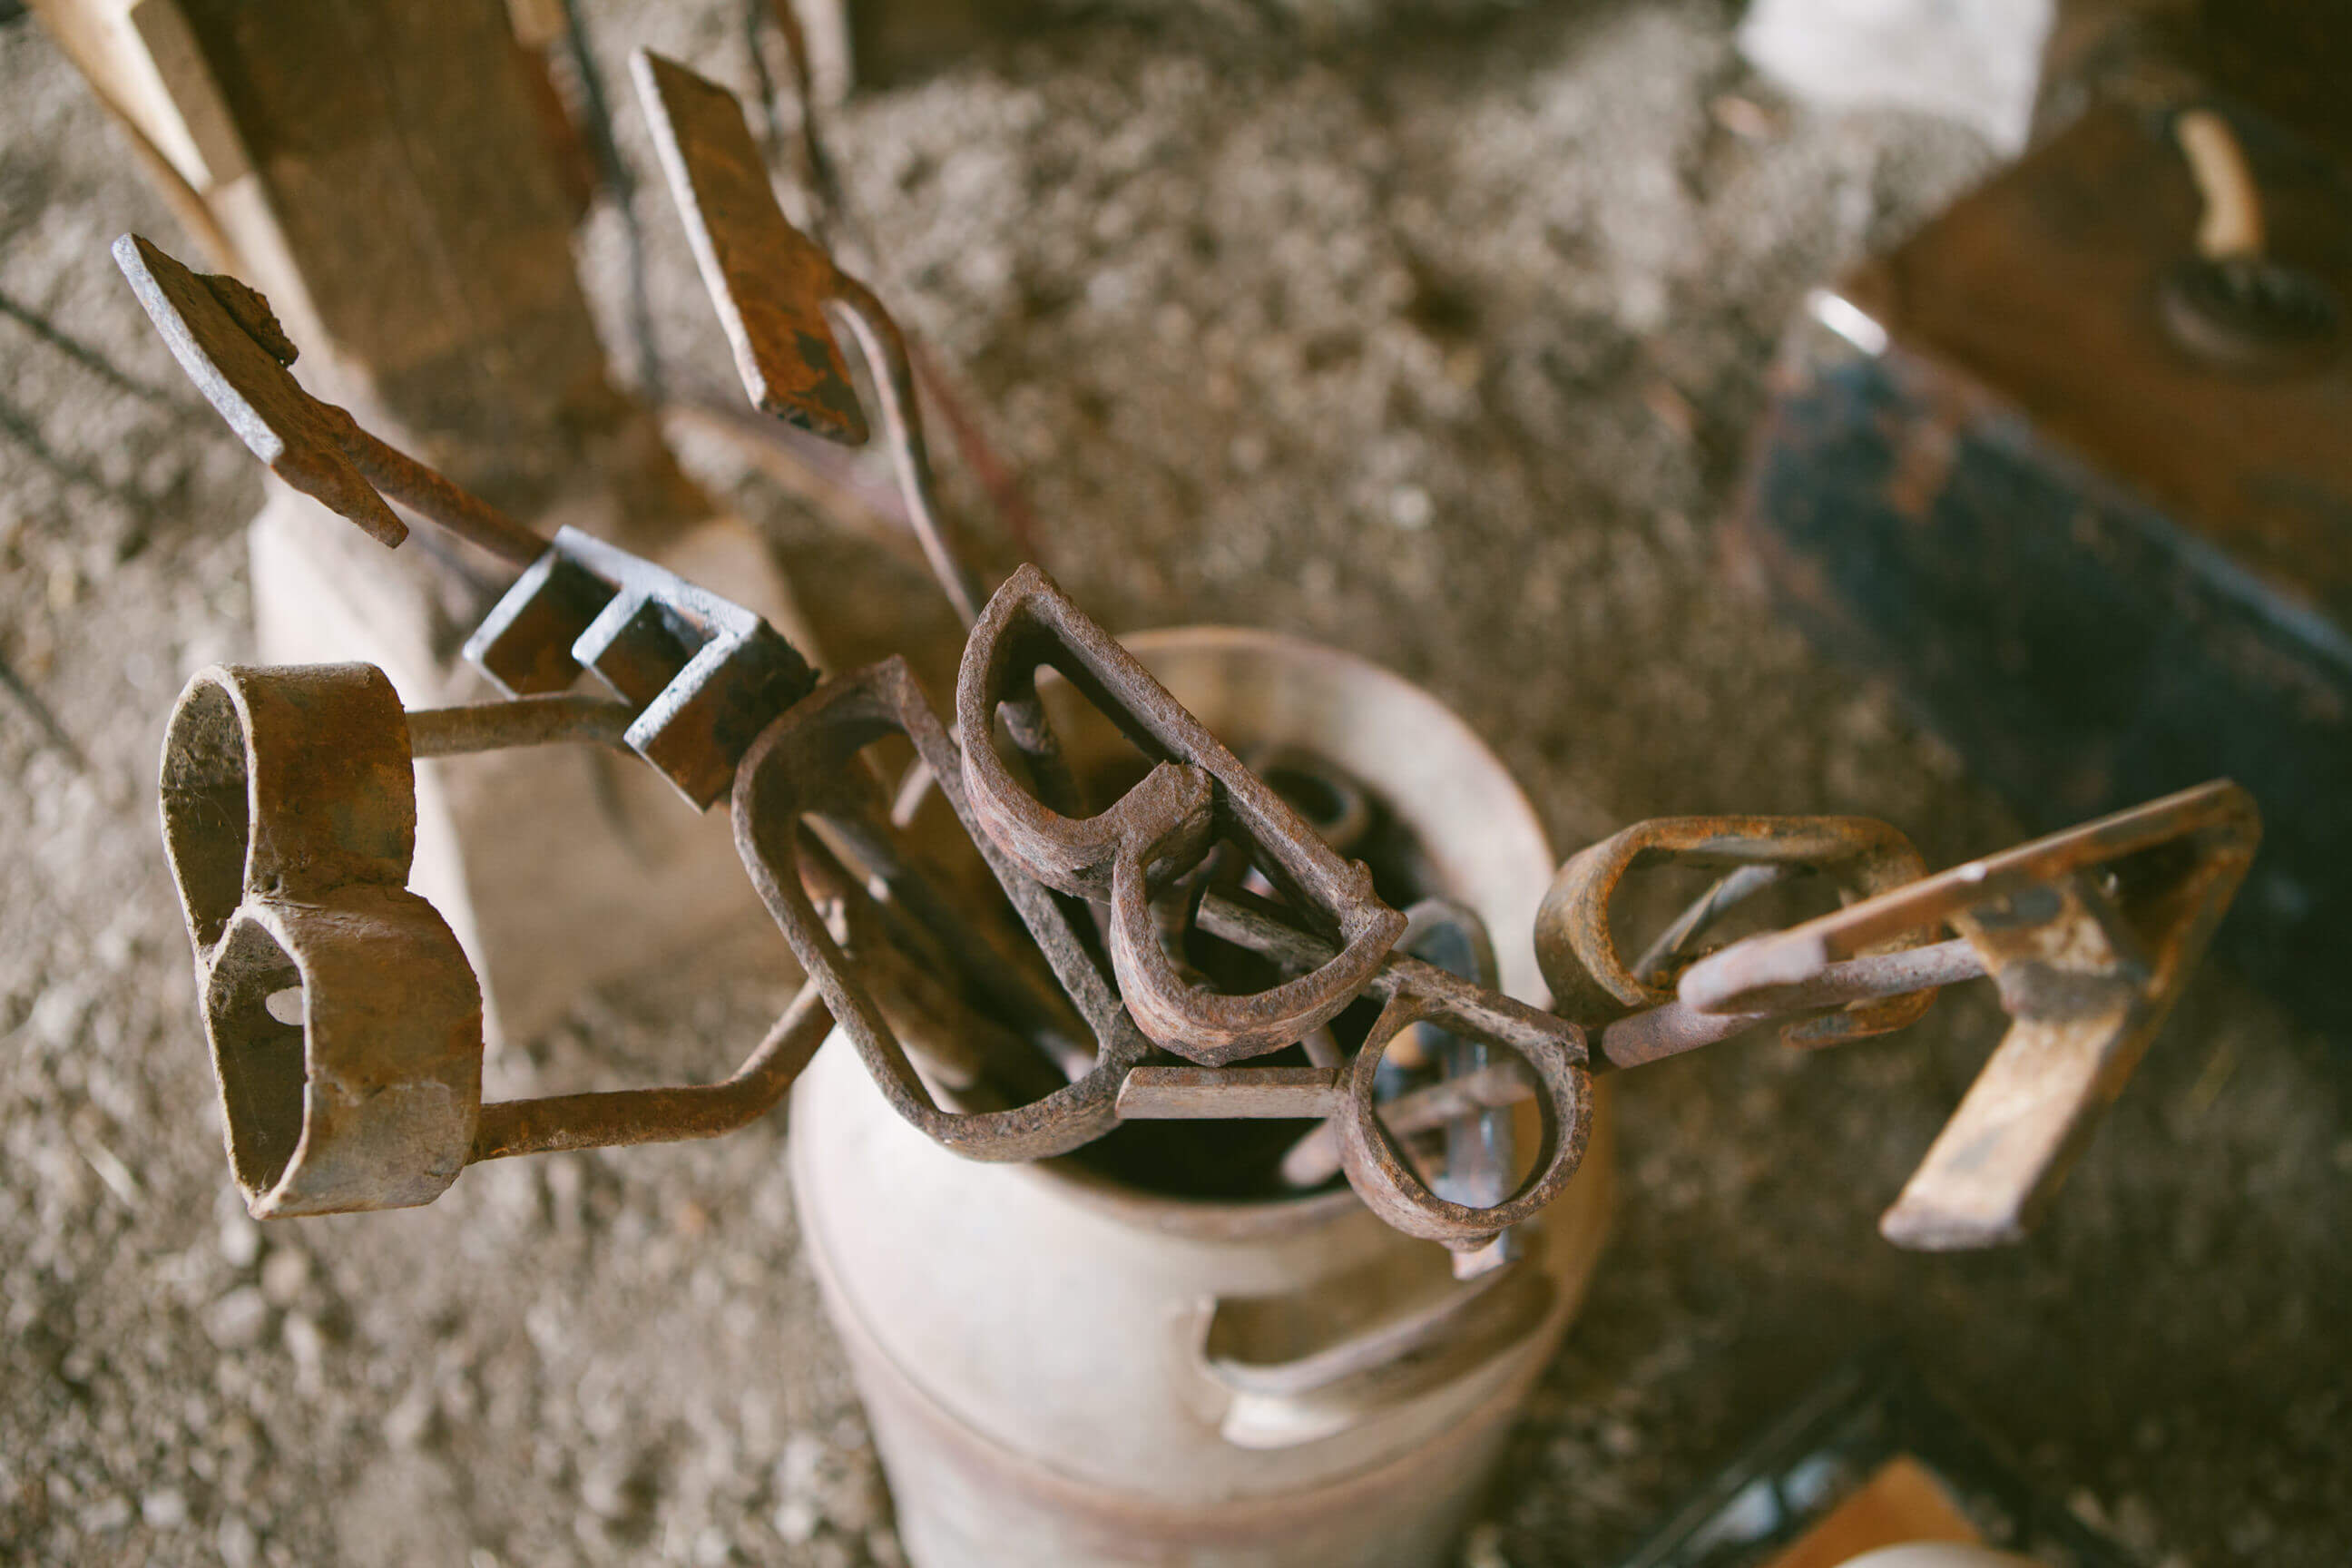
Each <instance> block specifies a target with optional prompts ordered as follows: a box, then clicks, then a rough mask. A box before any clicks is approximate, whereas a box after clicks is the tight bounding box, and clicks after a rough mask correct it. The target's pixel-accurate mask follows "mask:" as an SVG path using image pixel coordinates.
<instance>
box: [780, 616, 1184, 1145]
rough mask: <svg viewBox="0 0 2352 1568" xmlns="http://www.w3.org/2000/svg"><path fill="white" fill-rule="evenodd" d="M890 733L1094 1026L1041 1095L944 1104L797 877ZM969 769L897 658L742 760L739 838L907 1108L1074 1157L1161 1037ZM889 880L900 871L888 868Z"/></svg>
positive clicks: (845, 1025)
mask: <svg viewBox="0 0 2352 1568" xmlns="http://www.w3.org/2000/svg"><path fill="white" fill-rule="evenodd" d="M890 734H901V735H904V736H906V737H907V738H908V740H909V741H911V742H913V743H914V747H915V751H916V753H917V754H918V755H919V756H920V757H921V758H922V759H923V760H924V762H925V763H927V764H928V765H929V768H930V770H931V773H932V774H933V776H934V777H935V778H936V779H937V780H938V782H939V786H940V792H941V794H942V795H944V796H945V797H946V798H947V800H948V802H949V805H950V806H951V807H952V808H953V809H954V810H955V813H956V816H957V817H958V818H959V819H960V820H961V821H962V822H963V823H964V825H965V826H966V829H967V831H969V832H971V835H972V838H973V842H974V844H975V846H976V847H979V848H980V850H981V852H982V856H983V857H984V858H986V860H987V861H988V864H989V867H990V869H991V870H992V872H993V873H994V874H995V877H996V879H997V881H998V883H999V885H1000V886H1001V887H1003V890H1004V892H1005V894H1006V896H1007V897H1008V898H1009V899H1010V900H1012V901H1013V907H1014V908H1015V910H1018V911H1019V913H1020V915H1021V917H1022V920H1023V921H1024V924H1025V925H1027V926H1028V928H1029V931H1030V934H1031V935H1032V936H1033V937H1034V939H1035V940H1036V941H1037V944H1038V946H1039V947H1040V949H1042V950H1043V952H1045V957H1046V959H1047V960H1048V962H1049V963H1052V964H1053V965H1054V968H1055V974H1056V977H1057V978H1058V979H1059V980H1060V982H1061V984H1062V985H1063V987H1064V989H1065V990H1066V993H1067V994H1069V996H1070V998H1071V1000H1072V1001H1073V1002H1074V1003H1076V1005H1077V1008H1078V1010H1079V1012H1080V1013H1081V1014H1082V1015H1084V1016H1086V1018H1087V1023H1088V1024H1089V1025H1090V1026H1092V1027H1093V1028H1094V1029H1095V1031H1096V1035H1097V1059H1096V1060H1095V1062H1094V1063H1093V1064H1091V1066H1090V1067H1089V1068H1088V1069H1087V1072H1086V1073H1085V1074H1084V1075H1083V1076H1082V1077H1080V1078H1078V1079H1076V1081H1075V1082H1071V1083H1068V1084H1066V1085H1065V1086H1063V1087H1062V1088H1060V1089H1056V1090H1055V1091H1054V1092H1053V1093H1051V1094H1048V1095H1046V1096H1045V1098H1044V1099H1042V1100H1036V1101H1034V1102H1033V1103H1031V1104H1027V1105H1022V1106H1015V1107H1011V1108H1008V1109H1005V1110H994V1111H979V1112H959V1111H954V1110H944V1109H942V1108H941V1107H940V1105H939V1104H938V1103H937V1101H936V1100H934V1099H933V1098H932V1096H931V1093H930V1091H929V1089H928V1088H927V1087H926V1086H925V1085H924V1084H923V1082H922V1080H921V1079H920V1078H919V1076H918V1075H917V1073H916V1072H915V1070H914V1068H913V1066H912V1064H911V1063H909V1062H908V1059H907V1054H906V1051H905V1049H904V1047H902V1046H901V1045H900V1043H899V1041H898V1037H897V1036H896V1034H895V1033H894V1032H893V1031H892V1029H891V1027H890V1026H889V1023H888V1022H887V1020H886V1019H885V1018H884V1017H883V1016H882V1013H881V1010H880V1008H879V1007H877V1005H876V1004H875V1002H874V999H873V997H872V995H871V994H870V993H869V992H868V991H867V989H866V986H865V985H864V984H861V982H860V979H859V976H858V974H857V972H856V966H855V964H854V963H852V962H851V960H850V959H849V958H848V956H847V955H845V953H844V952H842V950H841V948H840V946H839V944H837V943H836V942H835V941H834V939H833V936H832V934H831V933H830V932H829V931H827V930H826V929H825V927H824V922H823V921H821V920H820V919H819V918H818V917H817V914H816V911H815V910H814V907H813V905H812V904H811V902H810V900H809V898H808V895H807V893H806V891H805V890H804V889H803V887H802V885H801V877H800V874H799V869H798V867H799V861H800V854H801V851H800V846H799V838H798V828H799V825H800V822H801V820H802V819H803V817H804V816H814V817H818V818H821V819H823V818H831V819H833V820H834V821H835V825H836V826H846V827H847V828H849V829H850V830H852V831H853V832H854V831H855V830H856V827H857V826H858V824H857V822H856V818H854V817H850V818H847V819H846V820H845V819H844V817H843V816H842V815H841V806H840V802H841V799H842V795H843V788H844V785H843V780H844V778H845V776H846V775H848V773H849V770H850V769H851V768H852V766H853V765H854V764H855V763H856V759H857V757H858V754H859V753H860V752H863V751H864V750H865V749H866V747H867V746H869V745H871V744H873V743H874V742H877V741H878V740H881V739H883V738H884V737H885V736H887V735H890ZM961 778H962V769H961V765H960V763H959V759H958V758H957V755H956V748H955V742H953V741H952V740H950V738H949V736H948V733H947V730H946V727H945V726H944V725H943V724H942V723H941V722H940V720H939V717H938V715H937V714H936V713H935V712H934V711H933V710H932V709H931V707H930V704H929V701H928V700H926V699H925V697H924V696H923V693H922V689H921V688H920V687H919V684H918V683H917V682H916V680H915V679H914V676H913V674H912V673H911V672H910V671H908V668H907V667H906V664H905V662H904V661H903V660H899V659H895V658H894V659H889V660H887V661H885V662H884V663H882V664H878V665H874V666H871V667H869V668H866V669H864V670H860V671H857V672H856V673H855V674H853V675H850V676H845V677H836V678H835V679H832V680H829V681H827V682H825V683H824V685H823V686H821V687H819V688H818V689H817V690H816V691H815V693H814V694H813V695H812V696H811V697H809V698H808V699H807V700H805V701H803V702H802V703H800V704H799V705H798V706H796V707H795V708H794V709H793V710H792V711H791V712H789V713H787V714H786V715H784V716H783V717H782V718H781V719H779V720H778V721H776V722H775V723H774V724H773V725H772V726H771V727H770V728H769V729H768V731H766V732H765V733H763V734H762V735H761V737H760V739H759V741H758V742H757V743H756V744H755V745H754V746H753V747H752V749H751V752H750V753H749V754H748V755H747V756H746V757H745V758H744V760H743V765H742V769H741V772H740V775H739V776H738V778H737V781H736V785H735V795H734V817H735V842H736V847H737V848H738V849H739V850H740V852H741V854H742V856H743V863H744V867H745V868H746V869H747V870H748V871H749V872H750V874H751V880H752V884H753V885H754V886H755V887H756V888H758V889H759V891H760V897H761V900H762V901H763V902H765V903H766V904H767V906H768V910H769V913H770V914H771V915H772V916H773V917H774V919H775V921H776V924H777V926H778V927H779V929H781V930H782V932H783V933H784V938H785V941H786V942H789V943H790V944H791V946H792V948H793V953H794V955H795V956H796V957H798V958H799V959H800V961H801V963H802V965H803V967H804V968H805V969H806V970H807V971H808V973H809V975H810V977H811V979H812V981H813V983H814V984H816V985H818V986H819V987H820V988H821V989H822V990H823V991H824V995H825V999H826V1002H827V1005H829V1006H830V1007H831V1009H832V1011H833V1014H834V1016H835V1018H836V1019H837V1020H838V1021H839V1023H840V1025H841V1027H842V1029H843V1032H844V1033H845V1035H846V1036H847V1037H848V1038H849V1040H850V1043H851V1045H852V1047H854V1048H855V1049H856V1051H857V1053H858V1055H859V1057H860V1058H861V1059H862V1060H863V1061H864V1062H865V1064H866V1070H867V1071H868V1072H869V1073H870V1074H872V1076H873V1078H874V1081H875V1083H876V1085H877V1087H878V1088H879V1089H881V1091H882V1094H883V1097H884V1098H885V1099H886V1100H888V1101H889V1103H890V1105H891V1107H892V1109H894V1110H897V1111H898V1114H899V1115H900V1116H902V1117H904V1118H905V1119H906V1120H907V1121H908V1122H910V1123H912V1124H913V1125H914V1126H916V1127H918V1128H919V1129H921V1130H922V1131H924V1133H925V1134H927V1135H928V1136H929V1137H931V1138H933V1139H936V1140H937V1141H938V1142H940V1143H942V1144H944V1145H946V1146H947V1147H949V1148H950V1149H953V1150H954V1151H955V1152H958V1153H961V1154H963V1155H966V1156H968V1157H970V1158H973V1159H982V1160H1027V1159H1038V1158H1043V1157H1045V1156H1047V1155H1052V1154H1059V1153H1066V1152H1068V1151H1070V1150H1072V1149H1075V1148H1077V1147H1078V1146H1080V1145H1081V1144H1083V1143H1086V1142H1090V1141H1092V1140H1093V1139H1095V1138H1097V1137H1099V1136H1100V1135H1101V1134H1102V1133H1104V1132H1106V1131H1109V1129H1110V1128H1111V1126H1112V1125H1113V1124H1114V1123H1115V1122H1116V1121H1117V1120H1118V1112H1117V1103H1116V1102H1117V1097H1118V1089H1119V1085H1120V1083H1121V1081H1122V1080H1123V1079H1125V1077H1126V1075H1127V1071H1128V1069H1129V1068H1132V1067H1135V1066H1138V1065H1139V1064H1140V1063H1141V1062H1142V1060H1143V1058H1145V1057H1146V1056H1147V1055H1148V1054H1149V1052H1150V1042H1149V1041H1147V1040H1146V1039H1145V1038H1144V1037H1143V1036H1142V1035H1141V1034H1140V1033H1139V1032H1138V1030H1137V1029H1136V1027H1135V1025H1134V1024H1133V1023H1132V1022H1131V1021H1130V1020H1129V1017H1128V1016H1127V1014H1126V1013H1125V1012H1124V1011H1123V1010H1121V1009H1120V1007H1119V1005H1118V995H1117V994H1116V993H1115V992H1114V991H1113V990H1112V989H1111V987H1110V984H1109V983H1108V980H1107V978H1106V977H1105V976H1104V975H1102V973H1100V972H1099V970H1098V969H1097V968H1096V967H1095V965H1094V963H1093V961H1092V959H1091V958H1090V957H1089V955H1088V953H1087V949H1086V946H1085V944H1084V943H1083V942H1081V941H1080V939H1079V936H1078V933H1077V932H1076V931H1075V930H1073V929H1072V928H1071V927H1070V926H1069V924H1068V920H1067V916H1066V913H1065V912H1064V911H1063V910H1062V908H1061V906H1060V905H1059V904H1057V903H1056V902H1055V901H1054V900H1053V899H1052V898H1051V896H1050V895H1048V894H1047V893H1046V892H1045V889H1043V888H1042V887H1040V886H1038V884H1037V883H1036V882H1035V881H1034V880H1033V879H1030V878H1029V877H1028V876H1026V875H1025V874H1024V872H1023V871H1022V870H1021V869H1020V868H1018V867H1016V866H1015V865H1014V864H1013V861H1012V860H1011V858H1009V857H1007V856H1005V855H1004V854H1003V853H1002V852H1001V851H1000V850H999V849H998V848H997V847H995V846H994V845H992V844H991V843H990V842H989V841H988V840H987V839H986V837H985V836H983V835H982V834H981V833H980V832H979V831H978V825H977V822H976V818H975V814H974V813H973V811H972V809H971V806H970V805H969V804H968V803H967V802H966V800H965V798H964V795H963V789H962V784H961ZM877 870H878V874H880V875H881V876H882V878H883V879H884V881H885V882H886V883H887V882H889V880H890V870H889V869H888V868H877Z"/></svg>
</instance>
